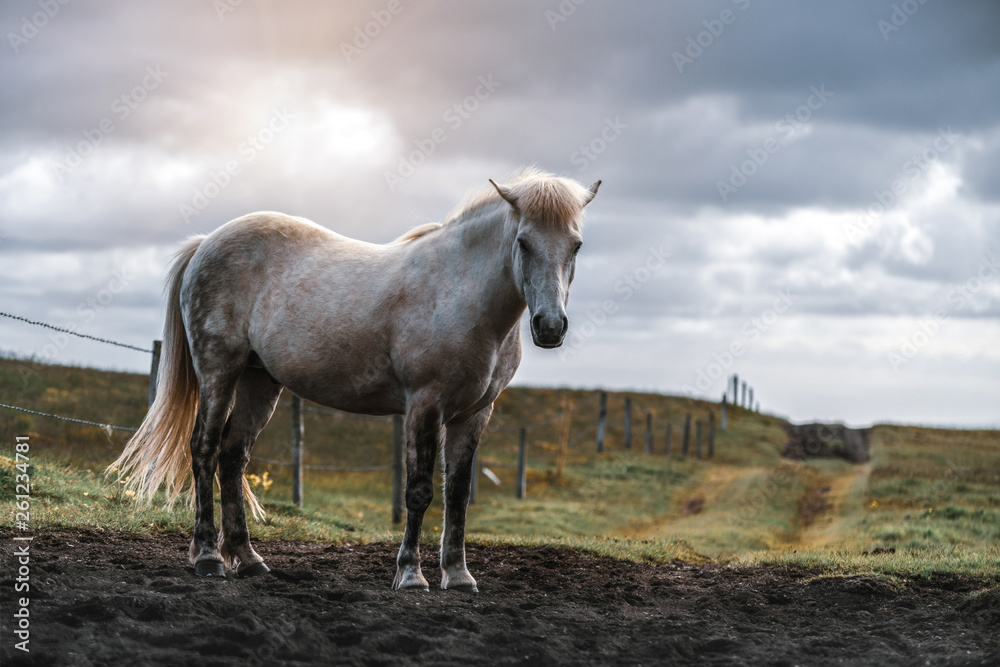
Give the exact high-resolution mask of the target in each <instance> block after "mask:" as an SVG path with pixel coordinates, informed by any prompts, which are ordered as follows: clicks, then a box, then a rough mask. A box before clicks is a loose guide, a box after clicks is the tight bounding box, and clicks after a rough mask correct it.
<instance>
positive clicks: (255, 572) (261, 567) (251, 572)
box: [238, 561, 271, 579]
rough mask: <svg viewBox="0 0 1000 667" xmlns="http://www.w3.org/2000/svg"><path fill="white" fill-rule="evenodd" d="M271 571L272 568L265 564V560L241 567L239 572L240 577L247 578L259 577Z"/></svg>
mask: <svg viewBox="0 0 1000 667" xmlns="http://www.w3.org/2000/svg"><path fill="white" fill-rule="evenodd" d="M270 571H271V568H269V567H268V566H267V565H265V564H264V561H261V562H259V563H254V564H253V565H250V566H248V567H245V568H240V571H239V572H238V574H239V577H240V579H246V578H247V577H259V576H261V575H263V574H267V573H268V572H270Z"/></svg>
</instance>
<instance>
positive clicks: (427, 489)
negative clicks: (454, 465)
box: [392, 397, 441, 591]
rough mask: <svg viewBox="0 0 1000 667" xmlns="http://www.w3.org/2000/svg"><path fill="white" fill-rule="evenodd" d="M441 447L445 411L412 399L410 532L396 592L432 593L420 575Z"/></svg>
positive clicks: (408, 424) (408, 495)
mask: <svg viewBox="0 0 1000 667" xmlns="http://www.w3.org/2000/svg"><path fill="white" fill-rule="evenodd" d="M440 444H441V411H440V410H438V408H437V406H435V405H434V404H433V403H432V402H430V401H427V402H424V401H421V400H420V398H419V397H414V398H411V400H410V405H408V406H407V410H406V528H405V529H404V531H403V543H402V544H401V545H400V547H399V555H398V556H397V557H396V578H395V579H394V580H393V582H392V587H393V588H394V589H396V590H406V589H419V590H425V591H426V590H429V589H430V586H429V585H428V584H427V579H425V578H424V575H423V573H422V572H421V571H420V527H421V525H422V524H423V521H424V512H425V511H426V510H427V508H428V507H429V506H430V504H431V499H432V498H433V497H434V463H435V460H436V459H437V450H438V446H439V445H440Z"/></svg>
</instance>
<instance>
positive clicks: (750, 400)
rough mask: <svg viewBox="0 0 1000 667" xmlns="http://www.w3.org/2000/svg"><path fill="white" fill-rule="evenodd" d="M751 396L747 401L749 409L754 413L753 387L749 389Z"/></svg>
mask: <svg viewBox="0 0 1000 667" xmlns="http://www.w3.org/2000/svg"><path fill="white" fill-rule="evenodd" d="M748 391H749V393H750V396H749V398H748V400H747V407H748V408H750V412H753V387H750V388H749V390H748Z"/></svg>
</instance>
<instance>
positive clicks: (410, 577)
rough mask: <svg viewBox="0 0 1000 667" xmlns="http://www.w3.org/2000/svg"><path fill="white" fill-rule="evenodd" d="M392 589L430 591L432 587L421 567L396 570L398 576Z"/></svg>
mask: <svg viewBox="0 0 1000 667" xmlns="http://www.w3.org/2000/svg"><path fill="white" fill-rule="evenodd" d="M392 590H394V591H424V592H430V590H431V587H430V584H428V583H427V580H426V579H424V575H422V574H421V573H420V570H419V569H410V568H406V569H405V570H400V571H397V572H396V578H395V579H394V580H393V582H392Z"/></svg>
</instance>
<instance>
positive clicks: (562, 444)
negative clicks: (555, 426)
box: [556, 396, 573, 479]
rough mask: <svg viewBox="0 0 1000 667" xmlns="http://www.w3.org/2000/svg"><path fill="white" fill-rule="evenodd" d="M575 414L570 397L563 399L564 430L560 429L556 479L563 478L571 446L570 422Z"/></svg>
mask: <svg viewBox="0 0 1000 667" xmlns="http://www.w3.org/2000/svg"><path fill="white" fill-rule="evenodd" d="M572 413H573V404H572V403H570V402H569V396H564V397H563V417H562V428H560V429H559V450H558V452H557V453H556V479H559V478H560V477H562V474H563V467H565V465H566V448H567V447H568V446H569V420H570V417H571V415H572Z"/></svg>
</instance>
